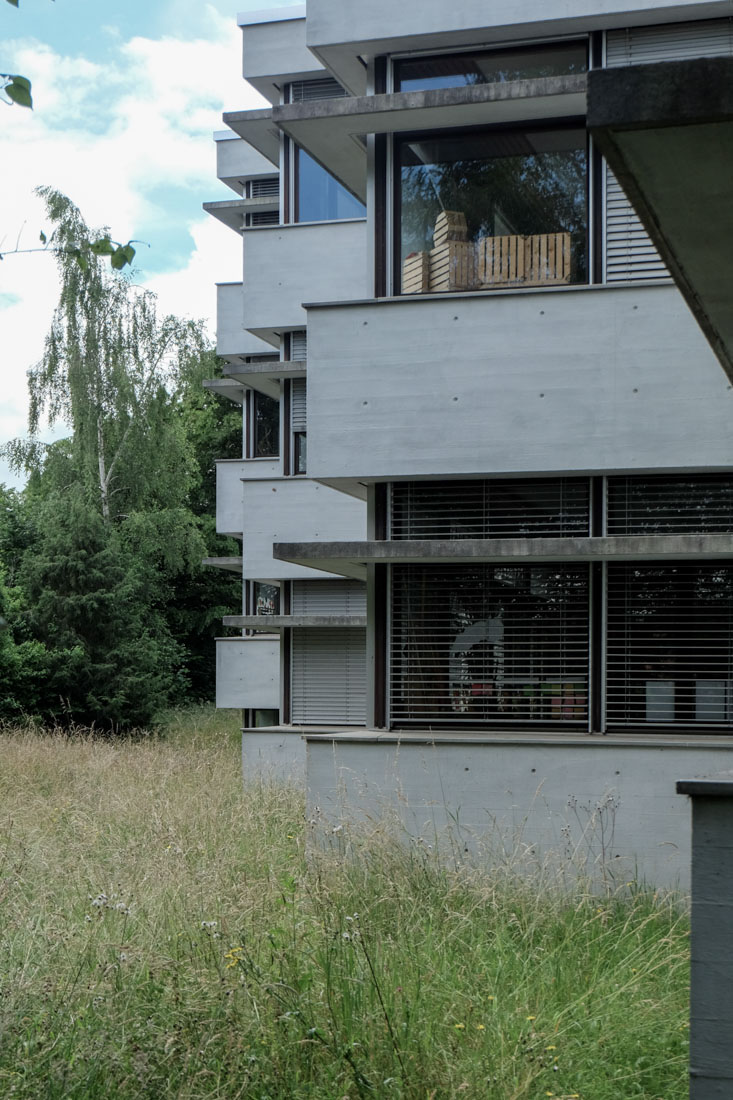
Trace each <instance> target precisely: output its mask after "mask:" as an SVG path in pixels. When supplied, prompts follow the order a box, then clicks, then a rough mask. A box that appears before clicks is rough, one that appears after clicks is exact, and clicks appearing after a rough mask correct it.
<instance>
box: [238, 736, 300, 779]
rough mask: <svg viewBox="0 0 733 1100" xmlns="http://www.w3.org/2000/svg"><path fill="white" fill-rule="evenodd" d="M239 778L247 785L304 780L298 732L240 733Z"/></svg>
mask: <svg viewBox="0 0 733 1100" xmlns="http://www.w3.org/2000/svg"><path fill="white" fill-rule="evenodd" d="M242 774H243V776H244V782H245V785H246V784H247V783H248V782H253V781H255V782H262V781H264V782H274V783H297V784H298V785H299V786H302V785H303V783H304V780H305V741H304V740H303V738H302V737H301V734H300V730H282V729H277V730H268V729H261V730H260V729H248V730H245V731H244V732H243V733H242Z"/></svg>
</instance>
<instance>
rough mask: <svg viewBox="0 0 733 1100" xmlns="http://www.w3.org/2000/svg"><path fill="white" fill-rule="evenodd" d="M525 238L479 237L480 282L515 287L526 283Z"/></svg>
mask: <svg viewBox="0 0 733 1100" xmlns="http://www.w3.org/2000/svg"><path fill="white" fill-rule="evenodd" d="M525 241H526V238H525V237H520V236H516V235H508V236H504V237H479V239H478V244H477V246H476V250H477V252H478V271H477V274H478V281H479V283H480V284H482V285H484V284H485V285H488V286H514V285H517V284H521V283H524V279H525V274H524V264H525V255H526V249H525Z"/></svg>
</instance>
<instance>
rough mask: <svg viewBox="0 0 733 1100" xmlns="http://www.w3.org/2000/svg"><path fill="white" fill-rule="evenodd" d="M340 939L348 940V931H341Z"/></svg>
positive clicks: (349, 937)
mask: <svg viewBox="0 0 733 1100" xmlns="http://www.w3.org/2000/svg"><path fill="white" fill-rule="evenodd" d="M341 939H342V940H350V939H351V936H350V935H349V933H348V932H342V933H341Z"/></svg>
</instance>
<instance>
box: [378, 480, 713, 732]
mask: <svg viewBox="0 0 733 1100" xmlns="http://www.w3.org/2000/svg"><path fill="white" fill-rule="evenodd" d="M604 498H605V499H604ZM387 499H388V500H389V511H388V516H387V518H388V523H389V527H388V530H389V536H388V537H389V538H391V539H393V540H400V539H403V540H404V539H431V538H432V539H440V540H450V539H453V540H461V539H495V538H504V537H513V538H529V539H532V538H547V537H555V538H578V537H582V536H583V535H585V536H588V534H589V532H590V531H597V532H598V533H600V532H601V530H606V531H608V533H609V534H611V535H617V536H619V535H630V534H643V535H647V536H651V537H653V536H665V535H667V536H668V535H674V534H691V533H694V534H698V535H700V536H704V535H705V534H715V533H719V532H732V531H733V474H731V473H721V474H703V475H692V474H681V475H659V476H643V475H642V476H638V477H630V476H618V477H609V478H593V479H592V478H533V479H529V478H521V479H520V478H518V479H510V478H507V479H475V480H473V481H447V480H446V481H442V482H439V481H435V482H427V481H426V482H400V483H395V484H394V485H392V487H391V492H390V494H389V496H388V498H387ZM591 501H592V503H593V507H592V508H591ZM703 549H704V548H703ZM456 550H457V554H458V553H460V550H459V549H458V547H457V548H456ZM647 552H648V553H652V552H653V551H651V550H650V549H648V550H647ZM463 553H464V556H467V551H466V550H464V551H463ZM464 560H465V557H464ZM389 621H390V624H391V627H390V634H389V653H390V657H389V677H388V683H389V695H390V711H391V718H390V720H391V723H392V725H393V726H396V727H398V728H399V727H410V726H417V725H421V726H454V727H455V726H461V725H478V726H505V727H511V726H512V725H517V724H521V725H522V726H524V727H532V726H536V727H538V728H553V727H560V726H574V727H577V728H584V729H592V730H593V731H594V732H603V731H605V730H606V729H625V730H631V731H634V730H635V731H644V732H655V731H658V732H663V731H665V730H670V729H672V730H673V729H675V728H679V727H685V729H686V730H690V729H693V730H698V731H699V732H703V731H708V732H715V731H719V732H725V733H731V732H733V566H732V565H731V564H730V563H728V562H727V561H726V562H721V561H698V562H691V561H678V560H673V559H670V558H667V559H663V558H660V559H658V560H651V561H650V560H644V561H639V562H630V563H629V562H624V563H621V562H619V561H614V560H613V559H612V558H611V559H610V560H609V561H608V562H607V563H606V564H603V563H601V562H594V563H593V564H586V563H584V562H577V563H575V562H566V561H555V562H550V563H547V562H543V561H541V560H539V561H536V562H535V561H532V558H531V554H530V555H528V557H527V558H526V559H523V560H522V562H521V564H517V562H516V561H515V560H508V561H507V562H506V563H505V564H504V563H502V564H496V563H495V562H493V563H492V562H486V561H481V560H478V561H475V562H471V563H470V564H463V563H461V562H456V563H453V564H439V565H437V564H436V565H423V564H415V565H404V564H395V565H393V566H392V567H391V598H390V609H389Z"/></svg>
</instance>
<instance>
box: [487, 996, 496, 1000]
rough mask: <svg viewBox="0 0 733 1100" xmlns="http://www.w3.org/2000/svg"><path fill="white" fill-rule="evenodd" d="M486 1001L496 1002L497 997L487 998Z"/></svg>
mask: <svg viewBox="0 0 733 1100" xmlns="http://www.w3.org/2000/svg"><path fill="white" fill-rule="evenodd" d="M486 999H487V1000H488V1001H495V1000H496V997H493V996H491V997H487V998H486Z"/></svg>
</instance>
